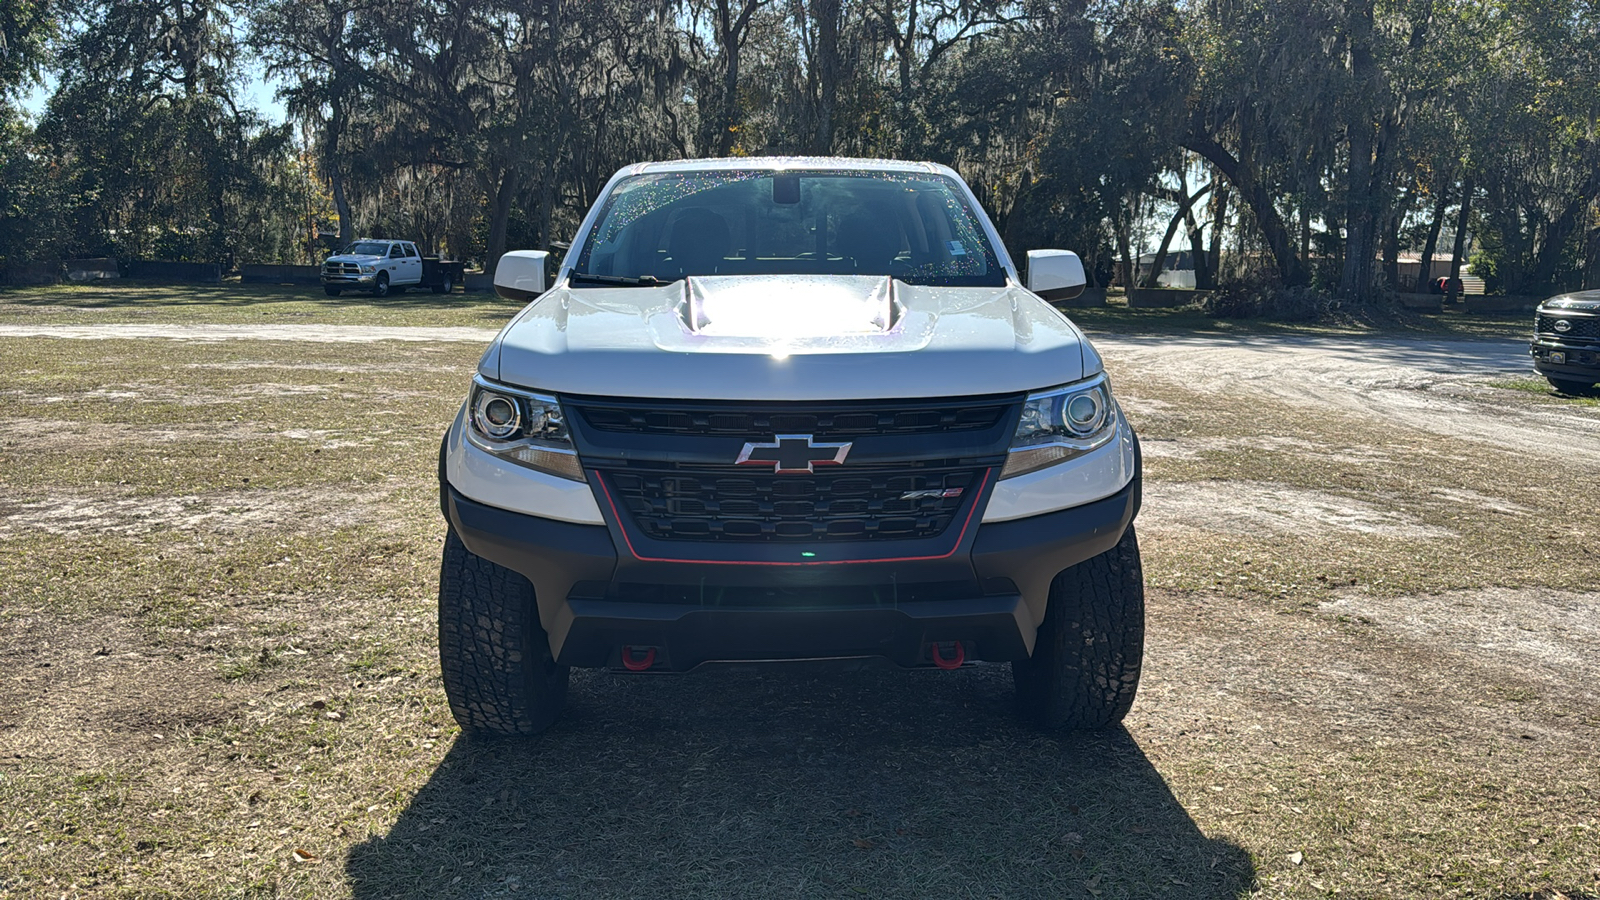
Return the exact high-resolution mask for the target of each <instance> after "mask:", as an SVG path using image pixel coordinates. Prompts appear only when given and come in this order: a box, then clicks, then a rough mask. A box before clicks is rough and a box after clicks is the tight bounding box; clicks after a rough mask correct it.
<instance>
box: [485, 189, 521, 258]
mask: <svg viewBox="0 0 1600 900" xmlns="http://www.w3.org/2000/svg"><path fill="white" fill-rule="evenodd" d="M516 196H517V176H516V172H515V170H514V169H511V168H509V167H508V168H507V169H506V170H505V172H504V173H502V174H501V176H500V186H499V188H498V189H496V190H495V192H494V196H493V197H492V198H490V199H491V200H492V201H493V205H492V206H491V208H490V213H489V248H488V259H486V260H484V271H486V272H488V273H490V274H491V275H492V274H493V273H494V270H495V267H496V266H498V265H499V264H500V257H501V256H504V255H505V252H506V232H507V230H508V228H509V225H510V221H511V201H512V200H513V199H514V198H515V197H516Z"/></svg>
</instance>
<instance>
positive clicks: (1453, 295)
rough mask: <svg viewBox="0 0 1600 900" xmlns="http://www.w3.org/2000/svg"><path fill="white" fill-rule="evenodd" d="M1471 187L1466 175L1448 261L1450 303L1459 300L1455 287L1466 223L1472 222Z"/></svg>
mask: <svg viewBox="0 0 1600 900" xmlns="http://www.w3.org/2000/svg"><path fill="white" fill-rule="evenodd" d="M1472 187H1473V185H1472V176H1471V175H1468V176H1467V177H1466V180H1465V182H1464V183H1463V184H1462V186H1461V211H1460V212H1459V213H1457V214H1456V246H1455V252H1454V255H1453V256H1452V257H1451V259H1450V295H1449V297H1448V298H1446V299H1448V300H1449V302H1451V303H1455V302H1457V301H1459V300H1460V299H1461V293H1460V291H1458V290H1457V285H1459V284H1460V283H1461V256H1462V254H1464V253H1466V252H1467V223H1468V222H1470V221H1471V220H1472Z"/></svg>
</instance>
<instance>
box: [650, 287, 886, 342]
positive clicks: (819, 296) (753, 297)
mask: <svg viewBox="0 0 1600 900" xmlns="http://www.w3.org/2000/svg"><path fill="white" fill-rule="evenodd" d="M681 283H682V284H683V293H684V296H683V299H682V300H681V301H679V303H678V308H677V309H678V317H679V319H680V320H682V324H683V328H684V330H685V331H688V332H690V333H692V334H698V335H704V336H706V337H723V338H760V339H773V338H778V339H793V338H837V337H842V336H844V335H864V334H890V333H893V332H894V331H896V330H897V329H898V328H899V327H900V323H901V320H902V319H903V318H904V309H903V308H902V306H901V304H900V301H899V299H898V298H897V297H896V296H895V287H894V279H892V278H889V277H888V276H875V275H852V276H843V277H841V276H838V275H827V276H810V275H795V276H790V277H785V278H741V277H738V276H726V275H708V276H703V277H697V276H691V277H689V278H685V279H684V280H683V282H681Z"/></svg>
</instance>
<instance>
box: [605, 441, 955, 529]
mask: <svg viewBox="0 0 1600 900" xmlns="http://www.w3.org/2000/svg"><path fill="white" fill-rule="evenodd" d="M983 471H984V470H983V469H981V468H974V467H973V466H972V465H970V464H960V463H956V462H953V461H952V462H945V463H929V464H912V463H901V464H896V465H894V466H881V467H878V466H852V467H850V470H849V471H848V472H840V473H831V472H830V473H827V474H823V473H817V474H814V475H775V474H761V473H757V474H751V473H749V472H748V471H744V470H736V469H730V468H727V467H689V466H674V465H671V464H662V463H655V464H646V465H632V466H628V467H626V468H616V469H610V470H602V471H600V472H599V473H598V474H599V476H600V479H601V480H602V483H603V484H604V485H605V486H606V488H607V490H608V491H609V492H610V494H611V495H612V497H613V498H614V500H615V503H616V506H617V508H618V510H619V511H620V512H622V514H624V515H627V516H629V517H630V518H631V519H632V520H633V522H634V524H635V526H636V527H637V528H638V529H639V531H640V532H642V533H643V534H644V535H646V536H647V537H651V538H655V539H657V540H668V541H720V542H732V543H778V544H787V543H810V542H818V541H822V542H844V541H874V540H916V539H925V538H934V537H938V536H939V535H942V534H944V532H945V530H946V529H947V528H949V527H950V524H951V523H952V522H953V521H954V520H955V518H956V516H957V514H958V513H960V512H961V511H962V510H963V509H965V508H966V506H967V504H968V503H970V502H972V501H973V500H974V497H973V494H975V493H976V492H977V490H978V488H979V487H980V486H981V483H980V476H981V475H982V473H983ZM907 494H920V496H913V497H910V498H908V497H906V495H907ZM945 494H950V495H952V496H944V495H945Z"/></svg>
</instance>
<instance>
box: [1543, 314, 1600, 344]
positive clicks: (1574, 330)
mask: <svg viewBox="0 0 1600 900" xmlns="http://www.w3.org/2000/svg"><path fill="white" fill-rule="evenodd" d="M1558 321H1566V322H1570V323H1571V328H1570V329H1569V330H1567V331H1564V332H1563V331H1557V330H1556V322H1558ZM1533 330H1534V331H1535V332H1537V333H1539V334H1542V335H1548V336H1549V337H1553V338H1556V339H1557V340H1574V339H1575V340H1579V341H1600V316H1588V315H1576V316H1575V315H1564V314H1559V313H1549V312H1542V313H1539V318H1538V320H1537V321H1536V323H1535V324H1534V329H1533Z"/></svg>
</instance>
